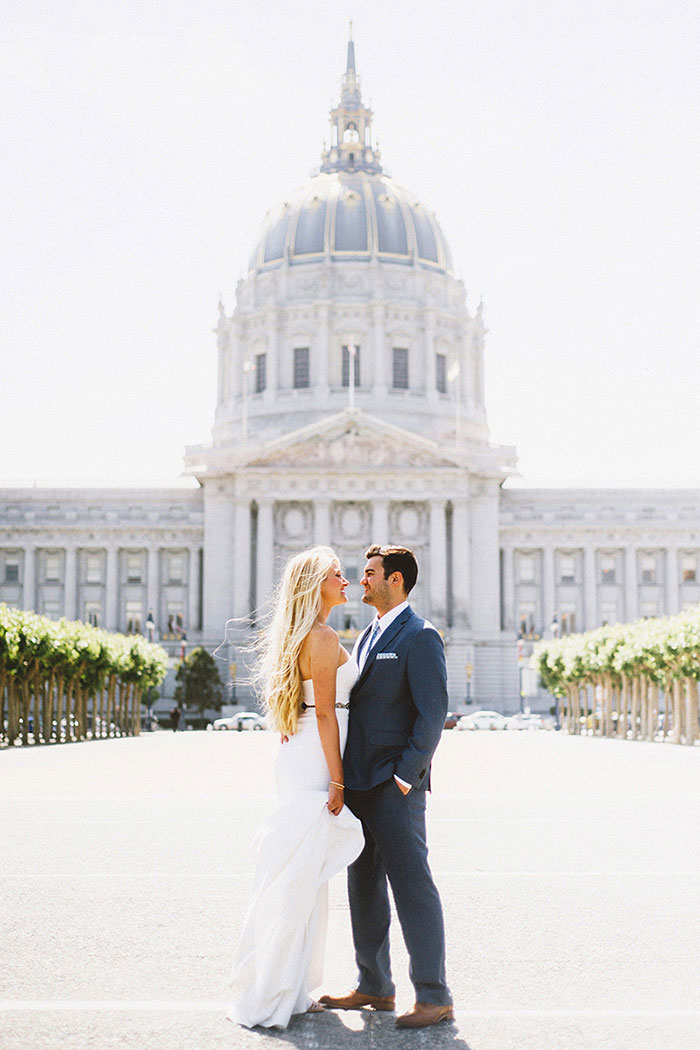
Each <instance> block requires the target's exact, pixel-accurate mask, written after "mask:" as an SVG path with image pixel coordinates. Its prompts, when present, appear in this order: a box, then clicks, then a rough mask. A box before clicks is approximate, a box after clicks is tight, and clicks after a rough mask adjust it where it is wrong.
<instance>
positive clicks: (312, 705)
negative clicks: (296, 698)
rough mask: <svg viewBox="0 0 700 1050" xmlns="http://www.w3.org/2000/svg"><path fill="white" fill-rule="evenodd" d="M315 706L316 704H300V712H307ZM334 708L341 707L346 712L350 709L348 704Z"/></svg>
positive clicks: (337, 705)
mask: <svg viewBox="0 0 700 1050" xmlns="http://www.w3.org/2000/svg"><path fill="white" fill-rule="evenodd" d="M315 706H316V704H305V703H303V702H302V705H301V709H302V711H309V710H310V709H311V708H312V707H315ZM335 706H336V707H342V708H345V709H346V710H347V708H349V707H350V704H349V703H347V704H336V705H335Z"/></svg>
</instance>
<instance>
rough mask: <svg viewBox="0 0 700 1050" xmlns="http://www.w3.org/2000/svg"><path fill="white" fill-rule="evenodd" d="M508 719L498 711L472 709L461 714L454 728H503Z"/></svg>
mask: <svg viewBox="0 0 700 1050" xmlns="http://www.w3.org/2000/svg"><path fill="white" fill-rule="evenodd" d="M507 721H508V719H507V718H505V716H504V715H501V714H499V713H498V711H474V713H473V714H471V715H462V717H461V718H460V719H459V721H458V722H457V725H456V726H455V729H505V728H506V723H507Z"/></svg>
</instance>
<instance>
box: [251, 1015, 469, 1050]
mask: <svg viewBox="0 0 700 1050" xmlns="http://www.w3.org/2000/svg"><path fill="white" fill-rule="evenodd" d="M344 1016H345V1017H347V1018H348V1021H349V1022H350V1023H349V1024H345V1023H344V1022H343V1020H341V1014H339V1013H337V1012H336V1011H334V1010H326V1011H325V1013H323V1014H312V1015H310V1016H305V1015H303V1014H302V1015H300V1016H297V1017H293V1018H292V1020H291V1022H290V1024H289V1028H287V1029H286V1030H285V1031H283V1032H282V1031H277V1030H276V1029H266V1030H265V1031H264V1035H265V1036H266V1037H267V1038H268V1039H269V1040H274V1041H275V1042H278V1043H287V1044H289V1045H290V1046H293V1047H298V1048H299V1050H308V1048H311V1047H313V1048H314V1050H344V1048H348V1050H350V1048H353V1050H360V1048H361V1047H365V1046H366V1047H372V1050H375V1048H376V1050H384V1048H385V1047H386V1048H387V1050H392V1048H394V1050H404V1048H407V1047H418V1046H429V1047H430V1050H442V1048H443V1047H445V1048H446V1047H450V1050H470V1047H469V1045H468V1044H467V1043H466V1042H465V1041H464V1039H461V1038H460V1037H459V1021H451V1022H450V1021H447V1022H444V1023H443V1024H439V1025H433V1026H432V1027H431V1028H423V1029H418V1030H414V1031H411V1030H407V1029H401V1028H396V1026H395V1024H394V1021H395V1015H394V1014H387V1013H376V1012H374V1011H372V1010H358V1011H352V1014H351V1015H350V1016H348V1014H345V1015H344ZM253 1031H255V1032H256V1033H257V1032H260V1033H261V1034H263V1030H262V1029H259V1028H256V1029H253Z"/></svg>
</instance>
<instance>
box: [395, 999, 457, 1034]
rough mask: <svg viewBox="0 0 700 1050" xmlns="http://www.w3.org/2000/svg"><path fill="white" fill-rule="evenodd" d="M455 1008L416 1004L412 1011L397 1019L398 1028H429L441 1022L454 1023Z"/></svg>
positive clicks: (433, 1004) (434, 1004)
mask: <svg viewBox="0 0 700 1050" xmlns="http://www.w3.org/2000/svg"><path fill="white" fill-rule="evenodd" d="M454 1017H455V1011H454V1006H441V1005H440V1004H439V1003H416V1005H415V1006H414V1007H413V1009H412V1010H409V1011H408V1012H407V1013H405V1014H401V1016H400V1017H397V1018H396V1027H397V1028H428V1026H429V1025H431V1024H440V1022H441V1021H454Z"/></svg>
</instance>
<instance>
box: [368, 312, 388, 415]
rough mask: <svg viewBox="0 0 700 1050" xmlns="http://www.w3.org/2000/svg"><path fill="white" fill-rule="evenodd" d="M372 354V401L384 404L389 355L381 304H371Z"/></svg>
mask: <svg viewBox="0 0 700 1050" xmlns="http://www.w3.org/2000/svg"><path fill="white" fill-rule="evenodd" d="M372 354H373V361H374V391H373V394H374V398H373V400H374V401H375V402H381V403H382V404H384V399H385V398H386V396H387V391H388V389H389V353H388V349H387V347H386V345H385V339H384V307H383V305H382V304H381V303H373V304H372ZM384 407H386V406H384Z"/></svg>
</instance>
